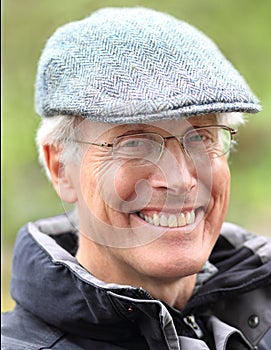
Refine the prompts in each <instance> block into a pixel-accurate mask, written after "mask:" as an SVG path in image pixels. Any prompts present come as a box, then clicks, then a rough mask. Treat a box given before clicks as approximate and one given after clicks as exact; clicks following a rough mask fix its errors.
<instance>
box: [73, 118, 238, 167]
mask: <svg viewBox="0 0 271 350" xmlns="http://www.w3.org/2000/svg"><path fill="white" fill-rule="evenodd" d="M212 127H218V128H222V129H224V130H227V131H229V132H230V137H231V139H230V144H231V143H232V141H233V137H234V135H236V134H237V130H235V129H233V128H230V127H229V126H226V125H204V126H195V127H193V128H189V129H188V130H186V131H185V132H184V134H183V135H182V136H178V135H171V136H162V135H160V134H158V133H157V132H138V133H134V134H127V135H119V136H116V137H115V138H114V139H113V141H112V143H107V142H102V143H96V142H90V141H81V140H72V141H73V142H77V143H82V144H88V145H93V146H98V147H106V148H112V149H113V152H114V145H115V144H116V143H117V142H118V140H119V139H121V138H123V137H127V136H136V135H142V134H154V135H158V136H159V137H160V138H161V140H163V143H162V144H161V146H162V149H161V154H160V156H159V158H158V159H157V161H159V159H160V158H161V156H162V154H163V152H164V148H165V141H166V140H170V139H176V140H177V142H178V143H179V144H180V145H181V146H182V149H183V150H184V151H185V153H186V154H187V155H188V156H189V153H188V151H187V150H186V147H185V146H184V143H183V140H184V138H185V135H186V134H187V133H189V132H191V131H193V130H197V129H206V128H212ZM229 150H230V147H229ZM229 150H228V151H226V152H225V153H223V154H222V155H220V156H217V158H219V157H222V156H223V155H225V154H227V153H228V152H229Z"/></svg>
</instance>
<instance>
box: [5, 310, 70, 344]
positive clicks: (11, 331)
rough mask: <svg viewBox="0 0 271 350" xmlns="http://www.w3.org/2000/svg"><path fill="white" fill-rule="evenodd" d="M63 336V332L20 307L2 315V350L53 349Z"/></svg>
mask: <svg viewBox="0 0 271 350" xmlns="http://www.w3.org/2000/svg"><path fill="white" fill-rule="evenodd" d="M62 336H63V333H62V332H60V331H59V330H57V329H55V328H54V327H51V326H49V325H48V324H46V323H45V322H43V321H42V320H40V319H38V318H37V317H35V316H33V315H32V314H31V313H29V312H28V311H26V310H24V309H22V308H21V307H20V306H18V305H17V306H16V307H15V309H14V310H13V311H11V312H7V313H4V314H3V315H2V321H1V349H2V350H14V349H16V350H38V349H43V348H46V349H51V348H52V346H53V344H55V343H56V342H57V341H58V340H59V339H60V338H61V337H62Z"/></svg>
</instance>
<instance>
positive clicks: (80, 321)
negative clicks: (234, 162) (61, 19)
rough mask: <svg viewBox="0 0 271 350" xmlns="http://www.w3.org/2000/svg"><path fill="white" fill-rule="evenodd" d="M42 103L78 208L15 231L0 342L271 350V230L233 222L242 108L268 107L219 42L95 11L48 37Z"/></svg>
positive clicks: (50, 169)
mask: <svg viewBox="0 0 271 350" xmlns="http://www.w3.org/2000/svg"><path fill="white" fill-rule="evenodd" d="M36 109H37V113H38V114H39V115H40V116H41V117H42V123H41V126H40V128H39V130H38V134H37V145H38V148H39V153H40V160H41V162H42V164H43V165H44V167H45V169H46V171H47V174H48V177H49V179H50V180H51V182H52V184H53V186H54V188H55V190H56V192H57V193H58V195H59V197H60V198H61V200H62V201H63V204H64V206H65V203H71V204H74V205H75V209H74V210H73V211H72V212H69V211H66V213H65V214H63V215H60V216H57V217H54V218H49V219H42V220H39V221H38V222H35V223H29V224H27V225H26V226H25V227H24V228H23V229H22V230H21V231H20V233H19V235H18V238H17V243H16V246H15V250H14V262H13V277H12V284H11V293H12V296H13V298H14V299H15V301H16V303H17V304H16V307H15V310H14V311H12V312H10V313H7V314H6V315H4V318H3V327H2V333H3V349H45V348H46V349H54V350H58V349H65V350H69V349H71V350H79V349H95V350H96V349H97V350H99V349H100V350H102V349H103V350H104V349H113V350H114V349H115V350H117V349H119V350H120V349H136V350H138V349H155V350H158V349H159V350H160V349H161V350H162V349H168V350H169V349H172V350H173V349H174V350H177V349H179V350H191V349H192V350H197V349H198V350H199V349H202V350H203V349H211V350H213V349H219V350H222V349H226V350H233V349H239V350H242V349H256V348H257V349H259V350H267V349H269V346H270V341H271V331H270V324H271V315H270V311H269V310H270V309H271V305H270V292H271V287H270V283H271V281H270V260H271V252H270V241H268V239H267V238H264V237H260V236H255V235H253V234H251V233H249V232H247V231H245V230H244V229H242V228H240V227H238V226H235V225H232V224H229V223H224V219H225V216H226V212H227V208H228V203H229V193H230V172H229V167H228V156H229V152H230V149H231V147H232V145H233V143H234V137H235V134H236V132H237V128H238V126H239V125H240V124H241V123H242V122H243V117H242V115H241V113H240V112H247V113H256V112H258V111H260V109H261V107H260V106H259V104H258V101H257V99H256V97H255V96H254V95H253V93H252V92H251V91H250V89H249V87H248V86H247V84H246V83H245V81H244V80H243V78H242V77H241V76H240V74H239V73H238V72H237V71H236V70H235V69H234V68H233V67H232V65H231V64H230V63H229V62H228V61H227V60H226V59H225V58H224V57H223V55H222V54H221V53H220V51H219V50H218V48H217V47H216V46H215V44H214V43H213V42H212V41H211V40H210V39H209V38H207V37H206V36H205V35H204V34H202V33H201V32H199V31H198V30H197V29H195V28H194V27H192V26H190V25H188V24H186V23H184V22H182V21H179V20H177V19H175V18H173V17H171V16H169V15H167V14H162V13H159V12H156V11H152V10H149V9H144V8H107V9H102V10H99V11H97V12H95V13H93V14H92V15H91V16H90V17H87V18H85V19H83V20H81V21H78V22H73V23H69V24H67V25H65V26H63V27H61V28H59V29H58V30H57V31H56V32H55V33H54V34H53V36H52V37H51V38H50V39H49V40H48V42H47V44H46V46H45V48H44V51H43V53H42V55H41V58H40V61H39V67H38V73H37V80H36Z"/></svg>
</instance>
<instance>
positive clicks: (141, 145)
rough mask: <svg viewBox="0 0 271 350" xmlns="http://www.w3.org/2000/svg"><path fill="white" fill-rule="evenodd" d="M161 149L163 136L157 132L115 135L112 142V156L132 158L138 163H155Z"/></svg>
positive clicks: (125, 158)
mask: <svg viewBox="0 0 271 350" xmlns="http://www.w3.org/2000/svg"><path fill="white" fill-rule="evenodd" d="M162 149H163V138H162V137H161V136H160V135H158V134H152V133H142V134H135V135H125V136H120V137H117V138H116V139H115V141H114V143H113V156H114V157H115V158H117V159H123V160H133V161H136V162H138V163H140V164H142V163H143V164H144V163H147V162H151V163H156V162H157V161H158V159H159V158H160V155H161V152H162Z"/></svg>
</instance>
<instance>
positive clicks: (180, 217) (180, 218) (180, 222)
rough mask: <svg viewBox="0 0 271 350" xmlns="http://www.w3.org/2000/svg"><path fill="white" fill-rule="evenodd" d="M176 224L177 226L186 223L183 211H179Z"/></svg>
mask: <svg viewBox="0 0 271 350" xmlns="http://www.w3.org/2000/svg"><path fill="white" fill-rule="evenodd" d="M178 225H179V226H185V225H186V221H185V216H184V214H183V213H181V214H180V215H179V217H178Z"/></svg>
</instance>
